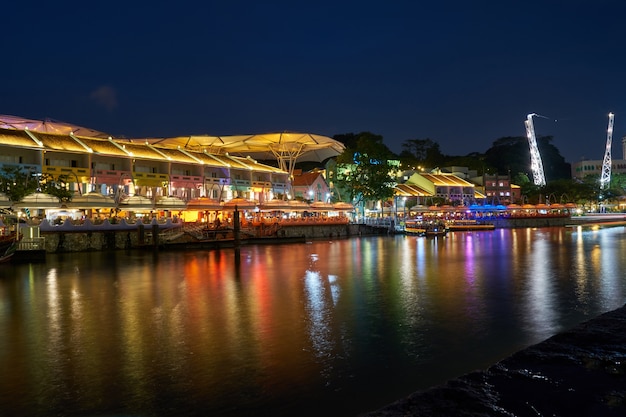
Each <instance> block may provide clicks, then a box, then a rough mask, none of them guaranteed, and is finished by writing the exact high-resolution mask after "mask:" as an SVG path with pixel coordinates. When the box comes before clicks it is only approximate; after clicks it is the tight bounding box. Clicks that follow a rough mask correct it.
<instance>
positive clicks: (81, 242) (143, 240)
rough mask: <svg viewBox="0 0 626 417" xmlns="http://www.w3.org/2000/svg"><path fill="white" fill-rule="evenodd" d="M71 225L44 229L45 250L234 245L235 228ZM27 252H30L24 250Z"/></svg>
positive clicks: (299, 235)
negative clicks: (202, 232)
mask: <svg viewBox="0 0 626 417" xmlns="http://www.w3.org/2000/svg"><path fill="white" fill-rule="evenodd" d="M76 229H78V228H74V229H71V228H69V227H63V226H58V227H56V228H52V230H49V229H42V230H41V231H40V236H41V237H42V238H43V240H44V250H45V252H46V253H63V252H89V251H107V250H121V249H139V248H155V249H193V248H197V249H212V248H215V249H219V248H227V247H233V246H234V244H235V242H234V236H233V233H232V230H224V231H223V232H218V233H213V234H212V235H210V236H205V237H199V236H198V235H196V234H193V233H190V232H186V231H185V228H183V227H170V228H162V227H159V226H157V225H150V224H148V225H145V226H144V225H140V226H138V227H134V228H116V227H115V226H110V227H107V228H106V229H105V230H80V229H78V230H76ZM387 233H389V231H388V230H387V229H386V228H377V227H373V226H368V225H363V224H335V225H298V226H289V227H283V228H280V229H278V230H277V231H276V233H275V234H274V235H272V236H267V237H256V236H251V235H249V234H246V233H241V239H240V244H241V245H246V244H260V243H265V244H269V243H273V244H276V243H294V242H299V241H306V240H312V239H338V238H349V237H353V236H368V235H380V234H387ZM24 252H28V251H24Z"/></svg>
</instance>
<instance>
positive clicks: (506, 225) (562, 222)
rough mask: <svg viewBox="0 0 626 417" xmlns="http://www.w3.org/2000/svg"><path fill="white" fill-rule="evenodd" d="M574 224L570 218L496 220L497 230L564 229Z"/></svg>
mask: <svg viewBox="0 0 626 417" xmlns="http://www.w3.org/2000/svg"><path fill="white" fill-rule="evenodd" d="M571 222H572V220H571V218H570V217H542V216H536V217H523V218H522V217H520V218H506V219H496V220H494V222H493V223H494V225H495V226H496V229H515V228H521V227H563V226H566V225H568V224H570V223H571Z"/></svg>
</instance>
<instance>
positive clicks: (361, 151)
mask: <svg viewBox="0 0 626 417" xmlns="http://www.w3.org/2000/svg"><path fill="white" fill-rule="evenodd" d="M335 139H337V138H336V137H335ZM354 139H355V140H354V142H353V145H352V146H347V147H346V150H345V151H344V152H343V153H342V154H341V155H339V156H338V157H337V176H336V186H338V187H340V188H341V189H342V190H343V193H342V194H343V196H344V197H345V196H346V195H347V196H348V198H349V199H350V200H351V201H353V202H356V203H359V202H361V201H379V200H383V201H384V200H387V199H389V198H391V197H393V187H394V186H395V177H394V175H393V172H394V167H392V166H391V165H390V164H389V160H390V159H392V158H394V154H393V152H391V151H390V150H389V148H388V147H387V146H386V145H385V144H384V143H383V137H382V136H380V135H375V134H373V133H370V132H361V133H359V134H357V135H354ZM337 140H338V139H337Z"/></svg>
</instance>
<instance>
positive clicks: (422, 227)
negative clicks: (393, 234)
mask: <svg viewBox="0 0 626 417" xmlns="http://www.w3.org/2000/svg"><path fill="white" fill-rule="evenodd" d="M404 232H405V233H406V234H409V235H417V236H431V237H433V236H445V234H446V233H447V232H448V228H447V226H446V224H445V223H443V222H440V221H408V222H406V223H405V226H404Z"/></svg>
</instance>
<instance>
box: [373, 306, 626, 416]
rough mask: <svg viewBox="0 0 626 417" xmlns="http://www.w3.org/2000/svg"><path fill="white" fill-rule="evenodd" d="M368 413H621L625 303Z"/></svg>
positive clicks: (625, 392) (625, 389) (625, 411)
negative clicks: (494, 360) (486, 367)
mask: <svg viewBox="0 0 626 417" xmlns="http://www.w3.org/2000/svg"><path fill="white" fill-rule="evenodd" d="M365 416H367V417H399V416H421V417H435V416H456V417H478V416H481V417H485V416H495V417H498V416H502V417H512V416H515V417H538V416H562V417H573V416H585V417H596V416H597V417H618V416H620V417H621V416H626V306H624V307H621V308H619V309H617V310H614V311H611V312H608V313H605V314H603V315H601V316H599V317H597V318H595V319H592V320H589V321H587V322H585V323H582V324H580V325H578V326H577V327H575V328H573V329H571V330H568V331H565V332H562V333H559V334H557V335H555V336H553V337H551V338H549V339H547V340H545V341H544V342H541V343H538V344H536V345H533V346H530V347H528V348H526V349H524V350H521V351H519V352H517V353H515V354H514V355H512V356H510V357H509V358H507V359H504V360H503V361H501V362H498V363H497V364H495V365H493V366H491V367H490V368H488V369H487V370H484V371H475V372H473V373H470V374H467V375H464V376H461V377H459V378H457V379H454V380H451V381H448V382H447V383H446V384H444V385H441V386H437V387H433V388H431V389H428V390H425V391H420V392H416V393H414V394H412V395H410V396H408V397H406V398H404V399H401V400H399V401H397V402H395V403H393V404H390V405H388V406H386V407H384V408H381V409H379V410H377V411H373V412H371V413H368V414H366V415H365ZM365 416H364V417H365Z"/></svg>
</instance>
